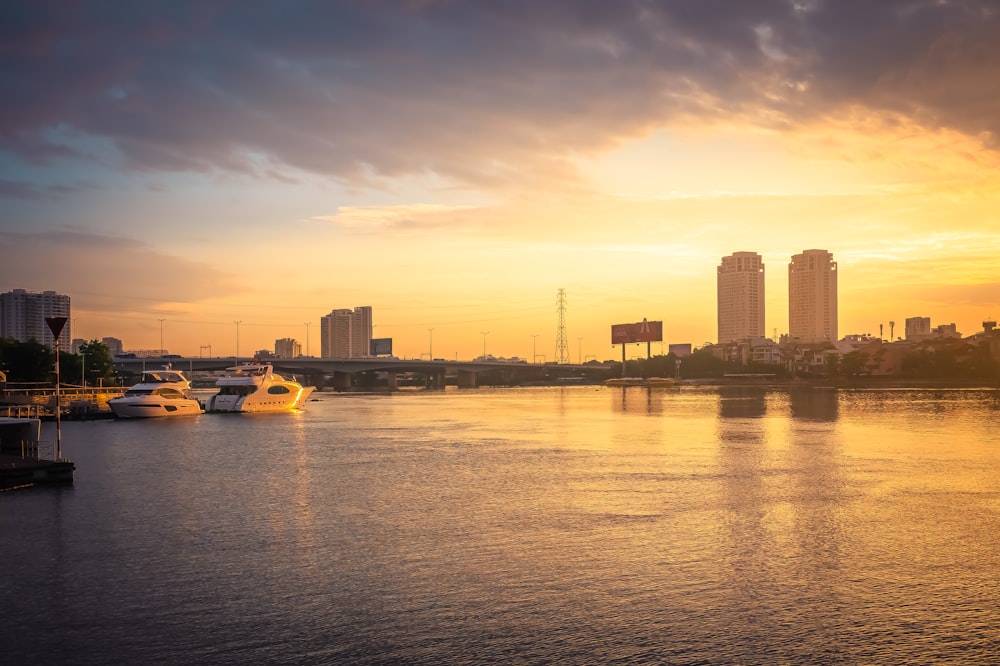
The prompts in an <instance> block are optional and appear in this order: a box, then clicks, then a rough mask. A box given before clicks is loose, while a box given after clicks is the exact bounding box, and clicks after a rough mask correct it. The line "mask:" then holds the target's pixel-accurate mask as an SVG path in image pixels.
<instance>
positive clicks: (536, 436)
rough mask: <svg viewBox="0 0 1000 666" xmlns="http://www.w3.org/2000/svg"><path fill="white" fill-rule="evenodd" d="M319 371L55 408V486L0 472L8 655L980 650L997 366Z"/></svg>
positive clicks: (689, 656) (931, 655)
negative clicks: (975, 376) (434, 373)
mask: <svg viewBox="0 0 1000 666" xmlns="http://www.w3.org/2000/svg"><path fill="white" fill-rule="evenodd" d="M317 398H318V399H317V400H316V401H313V402H310V403H309V409H308V410H307V411H305V412H302V413H300V414H284V415H258V416H252V415H203V416H200V417H197V418H192V419H184V420H178V422H170V421H169V420H166V421H159V422H152V421H151V422H136V421H122V422H93V423H66V424H64V425H63V428H64V435H63V436H64V442H65V447H66V449H67V452H68V454H69V455H70V456H71V457H72V458H73V459H74V460H75V461H76V463H77V466H78V471H77V479H76V483H75V484H74V486H73V487H72V488H67V489H62V490H60V489H42V490H32V491H25V492H17V493H5V494H3V495H0V534H3V539H0V559H2V561H3V562H4V563H5V579H4V587H3V589H4V600H5V603H4V604H3V605H2V606H0V622H2V623H3V626H4V628H5V634H4V635H5V645H4V650H5V655H15V657H14V658H13V659H8V658H6V656H5V660H4V661H5V663H8V662H10V663H74V664H103V663H145V662H157V663H231V664H237V663H240V664H243V663H269V662H290V663H426V664H438V663H470V664H471V663H484V662H489V663H492V662H515V663H553V662H555V663H606V662H614V661H620V662H625V663H724V664H729V663H929V662H950V663H989V662H991V661H992V660H995V655H996V654H998V653H1000V638H998V636H1000V611H998V610H997V609H998V608H1000V586H998V585H997V584H996V582H995V578H996V571H997V570H998V567H1000V547H998V546H997V544H998V543H1000V538H998V537H1000V480H998V478H997V475H996V469H997V463H998V462H1000V447H998V446H997V444H996V441H997V440H996V435H995V427H996V422H997V421H996V416H997V413H998V411H997V396H996V393H995V392H989V391H986V392H982V391H980V392H970V391H835V390H824V389H810V390H802V391H775V390H762V389H756V388H752V387H736V388H733V389H725V390H709V389H689V388H666V389H664V388H653V389H650V388H640V387H629V388H605V387H563V388H538V389H510V390H508V389H484V390H473V391H444V392H440V391H436V392H413V393H407V394H397V395H378V396H375V395H370V396H364V395H343V396H340V395H320V396H317ZM40 638H44V639H45V640H40Z"/></svg>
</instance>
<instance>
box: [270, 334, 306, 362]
mask: <svg viewBox="0 0 1000 666" xmlns="http://www.w3.org/2000/svg"><path fill="white" fill-rule="evenodd" d="M274 355H275V357H277V358H298V357H299V356H302V345H300V344H299V342H298V340H295V339H294V338H281V339H279V340H275V341H274Z"/></svg>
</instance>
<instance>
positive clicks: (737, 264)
mask: <svg viewBox="0 0 1000 666" xmlns="http://www.w3.org/2000/svg"><path fill="white" fill-rule="evenodd" d="M717 288H718V301H717V307H718V314H719V343H720V344H722V343H726V342H737V341H740V340H746V339H747V338H755V337H763V336H764V262H763V261H762V260H761V257H760V255H759V254H757V253H756V252H734V253H733V254H732V255H730V256H728V257H723V258H722V263H721V264H719V267H718V276H717Z"/></svg>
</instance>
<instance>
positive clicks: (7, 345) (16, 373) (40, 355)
mask: <svg viewBox="0 0 1000 666" xmlns="http://www.w3.org/2000/svg"><path fill="white" fill-rule="evenodd" d="M0 369H3V371H4V372H5V373H7V381H8V382H51V381H52V380H53V372H54V370H55V354H54V353H53V352H52V350H51V349H49V348H48V347H46V346H45V345H43V344H42V343H40V342H37V341H35V340H29V341H28V342H19V341H18V340H15V339H13V338H0Z"/></svg>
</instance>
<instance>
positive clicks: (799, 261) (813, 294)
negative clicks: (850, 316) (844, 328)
mask: <svg viewBox="0 0 1000 666" xmlns="http://www.w3.org/2000/svg"><path fill="white" fill-rule="evenodd" d="M788 334H789V335H790V336H791V337H792V338H798V339H799V340H800V341H802V342H824V341H828V342H835V341H836V340H838V339H839V338H838V335H837V262H835V261H834V260H833V255H832V254H830V253H829V252H827V251H826V250H806V251H804V252H803V253H802V254H796V255H795V256H793V257H792V261H791V262H790V263H789V264H788Z"/></svg>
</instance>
